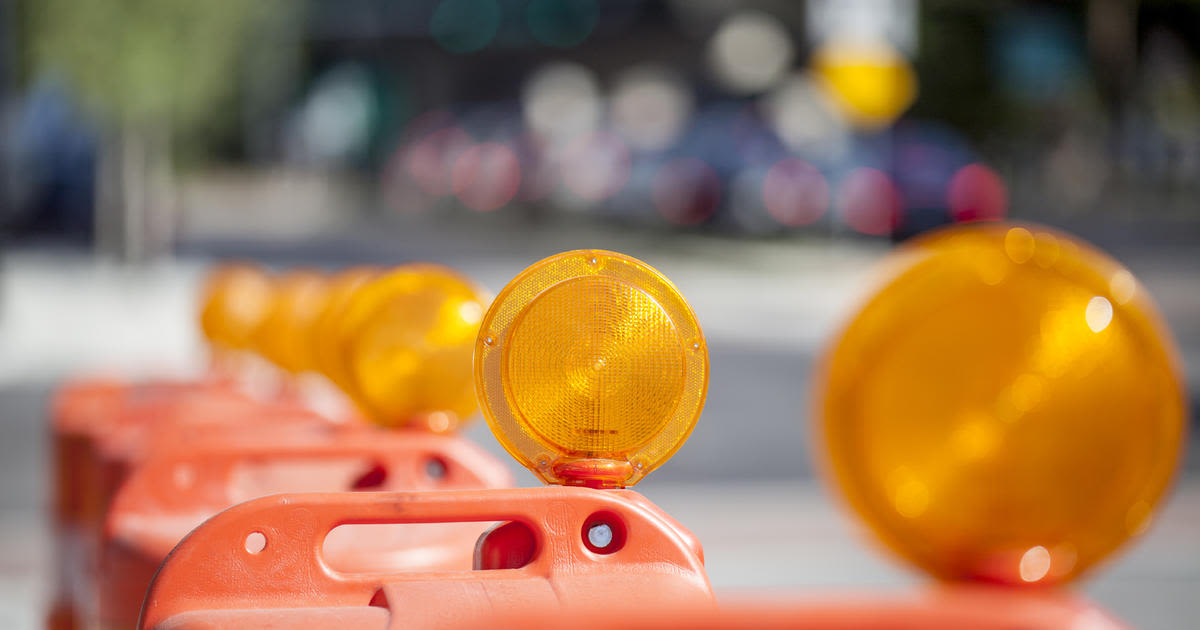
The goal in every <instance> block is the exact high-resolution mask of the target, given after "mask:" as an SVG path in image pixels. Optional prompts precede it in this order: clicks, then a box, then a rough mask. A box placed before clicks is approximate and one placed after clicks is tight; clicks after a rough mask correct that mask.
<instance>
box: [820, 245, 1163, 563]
mask: <svg viewBox="0 0 1200 630" xmlns="http://www.w3.org/2000/svg"><path fill="white" fill-rule="evenodd" d="M893 260H894V267H893V269H892V272H893V275H892V276H891V280H890V282H889V283H888V284H887V285H886V286H885V287H884V288H883V289H882V291H880V292H879V293H878V294H876V295H875V296H874V297H873V298H872V299H871V300H870V301H869V302H868V303H867V304H866V306H865V307H864V308H863V309H862V310H861V311H859V312H858V313H857V315H855V317H854V318H853V320H852V321H851V322H850V323H849V325H848V326H847V327H846V329H845V330H844V332H843V333H842V335H841V337H840V338H839V339H838V340H837V341H836V343H835V344H834V346H833V347H832V350H831V351H830V353H829V355H828V356H827V358H826V364H825V366H824V367H825V369H824V375H823V382H822V381H821V380H819V381H818V390H817V391H818V392H820V394H821V395H820V396H819V397H820V398H821V399H822V403H821V405H822V406H821V409H820V415H821V416H822V417H823V423H822V427H823V432H824V439H825V442H824V443H825V448H826V450H827V452H828V456H829V463H830V464H831V468H832V472H833V476H834V479H835V480H836V482H837V485H838V486H839V487H840V489H841V490H842V492H843V493H844V494H845V495H846V497H847V498H848V499H849V501H850V502H851V504H852V505H853V506H854V507H855V508H856V509H857V511H858V512H859V514H860V515H861V516H862V517H863V518H864V520H866V521H867V523H868V524H869V525H870V526H871V527H872V528H873V529H874V530H875V532H876V534H878V535H879V536H880V537H881V538H882V539H883V540H884V541H885V542H886V543H887V544H888V545H889V546H891V547H892V548H893V549H894V550H895V551H896V552H898V553H899V554H900V555H902V556H904V557H905V558H907V559H908V560H909V561H911V562H913V563H915V564H917V565H919V566H921V567H923V568H924V569H926V570H927V571H929V572H930V573H932V574H933V575H935V576H938V577H941V578H946V579H982V580H988V581H998V582H1004V583H1014V584H1022V583H1038V584H1044V583H1053V582H1062V581H1065V580H1068V579H1071V578H1073V577H1075V576H1077V575H1078V574H1079V573H1081V572H1083V571H1085V570H1086V569H1088V568H1089V567H1091V566H1092V565H1094V564H1095V563H1096V562H1098V561H1100V560H1101V559H1103V558H1104V557H1105V556H1107V555H1108V554H1109V553H1111V552H1112V551H1113V550H1114V549H1116V548H1117V547H1118V546H1119V545H1121V543H1122V542H1124V541H1125V540H1126V539H1128V538H1129V537H1130V536H1133V535H1136V534H1138V533H1140V532H1141V531H1143V530H1144V529H1145V528H1146V527H1147V525H1148V523H1149V521H1150V519H1151V517H1152V514H1153V511H1154V508H1155V507H1156V506H1157V505H1158V503H1159V501H1160V499H1161V498H1162V495H1163V492H1164V490H1165V488H1166V487H1167V485H1168V483H1169V480H1170V478H1171V476H1172V474H1173V472H1174V470H1175V469H1176V467H1177V463H1178V458H1179V454H1180V445H1181V442H1182V436H1183V432H1184V430H1185V412H1184V406H1183V390H1182V385H1181V382H1180V372H1179V367H1178V361H1177V359H1176V355H1175V348H1174V345H1173V342H1172V340H1171V338H1170V335H1169V333H1168V331H1167V330H1166V329H1165V327H1164V326H1163V325H1162V324H1161V322H1160V319H1159V316H1158V314H1157V312H1156V310H1155V307H1154V305H1153V304H1152V302H1151V300H1150V298H1149V296H1148V295H1147V294H1146V292H1145V290H1144V289H1143V288H1142V287H1141V286H1140V285H1139V284H1138V283H1137V282H1136V280H1134V278H1133V276H1132V275H1131V274H1130V273H1129V271H1128V270H1126V269H1125V268H1124V267H1122V266H1120V265H1119V264H1118V263H1116V262H1115V261H1113V260H1111V259H1110V258H1108V257H1107V256H1105V255H1103V254H1101V253H1099V252H1097V251H1095V250H1094V249H1092V248H1091V247H1089V246H1087V245H1086V244H1084V243H1081V242H1079V241H1077V240H1075V239H1073V238H1071V237H1068V236H1066V235H1063V234H1061V233H1057V232H1052V231H1050V230H1046V229H1044V228H1040V227H1034V226H1013V225H1007V224H988V225H977V226H971V227H959V228H952V229H947V230H944V231H940V232H937V233H935V234H933V235H930V236H928V237H925V238H923V239H920V240H918V241H916V242H914V243H912V244H910V245H909V246H907V247H905V248H903V249H902V250H901V251H900V252H898V253H897V254H896V255H895V256H894V259H893Z"/></svg>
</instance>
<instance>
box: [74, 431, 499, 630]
mask: <svg viewBox="0 0 1200 630" xmlns="http://www.w3.org/2000/svg"><path fill="white" fill-rule="evenodd" d="M511 485H512V476H511V474H510V472H509V470H508V468H507V467H505V466H504V465H503V464H502V463H501V462H499V461H498V460H496V459H495V458H493V457H491V456H490V455H488V454H487V453H486V452H485V451H483V450H482V449H481V448H479V447H478V446H475V445H474V444H472V443H470V442H468V441H466V440H464V439H462V438H458V437H454V436H448V435H434V434H426V433H418V432H395V431H384V430H381V429H372V428H362V429H358V430H346V431H341V432H339V433H338V434H337V435H335V436H322V435H319V434H303V433H299V434H296V433H290V434H287V435H284V436H264V435H258V436H254V437H253V438H249V439H247V438H242V439H237V438H234V439H219V438H218V439H209V440H207V442H206V443H203V442H202V443H199V444H192V445H189V446H188V447H186V448H177V449H174V450H168V451H164V452H162V453H161V454H159V455H156V456H153V457H151V458H150V459H148V460H146V461H144V462H142V463H140V464H139V465H138V466H137V467H136V469H135V470H134V471H133V473H132V475H131V476H130V477H129V479H128V480H127V481H126V482H125V484H124V485H123V486H122V488H121V490H120V491H119V492H118V494H117V497H116V498H115V500H114V501H113V504H112V509H111V510H110V511H109V514H108V518H107V524H106V526H105V529H104V538H103V542H102V547H101V553H100V565H99V571H98V575H99V576H100V579H99V580H98V590H97V594H96V599H95V600H93V603H94V605H95V608H94V610H95V614H94V615H91V614H89V615H88V617H89V618H98V619H99V620H100V621H101V624H102V626H103V627H113V628H132V627H133V626H134V624H135V623H136V621H137V615H138V611H139V610H140V609H141V603H142V598H143V596H144V594H145V592H146V587H147V585H149V583H150V580H151V578H152V577H153V575H154V572H155V571H156V570H157V569H158V566H159V565H160V564H161V563H162V560H163V558H164V557H166V555H167V553H168V552H170V550H171V549H172V548H173V547H174V546H175V545H176V544H177V543H179V541H180V539H182V538H183V537H184V536H186V535H187V533H188V532H189V531H191V530H192V529H193V528H194V527H195V526H197V525H199V524H200V523H202V522H203V521H204V520H205V519H207V518H208V517H210V516H211V515H213V514H216V513H217V512H220V511H221V510H224V509H226V508H228V507H230V506H232V505H234V504H237V503H240V502H242V501H245V500H248V499H252V498H256V497H261V496H267V495H271V494H278V493H281V492H289V491H290V492H298V491H312V492H334V491H350V490H390V491H413V490H417V491H423V490H452V489H478V488H505V487H510V486H511ZM482 529H483V528H482V526H480V525H479V524H477V523H460V524H447V525H446V526H444V527H438V528H422V529H416V530H414V529H405V528H394V527H393V528H374V529H371V530H369V531H368V532H366V533H365V534H359V535H357V536H352V537H342V538H339V539H337V540H333V541H331V543H332V544H331V545H330V546H329V547H327V549H328V551H329V553H330V555H331V556H334V558H333V559H332V560H331V561H332V562H333V564H334V565H335V566H338V567H348V568H353V569H354V570H356V571H397V570H416V569H434V570H440V569H464V570H465V569H469V568H470V567H471V561H472V553H473V546H474V543H475V540H476V539H478V538H479V535H480V533H481V532H482Z"/></svg>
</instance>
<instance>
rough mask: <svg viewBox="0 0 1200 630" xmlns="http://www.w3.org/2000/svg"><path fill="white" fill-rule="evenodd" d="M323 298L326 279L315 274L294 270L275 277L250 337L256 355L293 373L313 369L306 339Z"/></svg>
mask: <svg viewBox="0 0 1200 630" xmlns="http://www.w3.org/2000/svg"><path fill="white" fill-rule="evenodd" d="M325 296H326V279H325V276H324V275H323V274H322V273H321V272H319V271H314V270H310V269H297V270H294V271H289V272H287V273H285V274H283V275H282V276H279V277H278V278H276V280H275V292H274V299H273V300H272V302H271V307H270V309H269V310H268V312H267V315H266V318H265V319H264V320H263V322H262V325H261V326H259V327H258V330H257V331H256V332H255V334H254V337H255V347H256V348H257V349H258V351H259V353H260V354H262V356H264V357H266V358H267V359H268V360H270V361H271V362H272V363H274V364H275V365H278V366H279V367H281V368H283V369H284V370H287V371H288V372H291V373H293V374H298V373H300V372H307V371H310V370H316V368H317V366H316V360H315V358H314V356H313V349H312V345H311V344H310V343H309V341H308V340H309V339H311V338H312V328H313V325H314V324H315V323H316V321H317V317H318V316H319V315H320V314H321V310H322V308H323V307H324V305H325Z"/></svg>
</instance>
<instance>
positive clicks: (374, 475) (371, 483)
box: [350, 462, 388, 492]
mask: <svg viewBox="0 0 1200 630" xmlns="http://www.w3.org/2000/svg"><path fill="white" fill-rule="evenodd" d="M387 479H388V471H387V468H385V467H384V465H383V464H381V463H379V462H375V463H374V464H372V465H371V467H370V468H368V469H367V470H365V471H363V473H362V474H361V475H359V476H358V478H357V479H355V480H354V483H353V484H352V485H351V486H350V489H351V490H354V491H358V492H362V491H366V490H380V489H382V488H383V484H385V483H387Z"/></svg>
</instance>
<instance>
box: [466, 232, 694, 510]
mask: <svg viewBox="0 0 1200 630" xmlns="http://www.w3.org/2000/svg"><path fill="white" fill-rule="evenodd" d="M475 387H476V392H477V393H478V396H479V402H480V406H481V407H482V408H483V412H484V417H486V418H487V421H488V424H489V425H490V426H491V429H492V432H493V433H495V434H496V437H497V439H498V440H499V441H500V443H501V444H502V445H503V446H504V448H505V449H507V450H508V452H509V453H511V454H512V455H513V457H515V458H516V459H517V460H518V461H519V462H521V464H523V465H524V466H526V467H527V468H529V469H530V470H531V471H533V473H534V474H535V475H537V476H538V477H539V478H540V479H541V480H542V481H544V482H546V483H551V484H563V485H584V486H591V487H608V488H613V487H626V486H631V485H633V484H635V483H637V482H638V481H640V480H641V479H642V477H644V476H646V474H648V473H649V472H650V471H652V470H654V469H655V468H657V467H658V466H660V465H661V464H662V463H663V462H665V461H666V460H667V459H669V458H670V457H671V455H673V454H674V453H675V451H676V450H678V449H679V447H680V446H682V445H683V443H684V442H685V441H686V440H687V437H688V435H689V434H690V433H691V431H692V428H693V427H694V426H695V425H696V421H697V420H698V419H699V416H700V410H701V408H702V407H703V406H704V396H705V393H706V391H707V388H708V349H707V346H706V345H705V342H704V336H703V334H702V333H701V331H700V326H699V324H698V323H697V322H696V316H695V314H694V313H693V312H692V309H691V307H690V306H689V305H688V303H687V302H686V301H685V300H684V299H683V296H681V295H680V294H679V291H678V290H677V289H676V288H675V287H674V285H672V284H671V283H670V281H668V280H667V279H666V278H664V277H663V276H662V275H660V274H659V273H658V272H657V271H655V270H654V269H653V268H651V267H650V266H648V265H646V264H645V263H643V262H641V261H639V260H636V259H634V258H630V257H629V256H625V255H622V254H617V253H613V252H607V251H600V250H577V251H571V252H566V253H563V254H558V255H556V256H551V257H550V258H547V259H545V260H543V261H541V262H538V263H536V264H534V265H533V266H531V267H529V268H528V269H526V270H525V271H524V272H522V273H521V274H520V275H518V276H517V277H516V278H515V279H514V280H513V281H512V282H510V283H509V284H508V286H507V287H505V288H504V290H503V291H501V292H500V295H499V296H497V298H496V300H495V301H494V302H493V303H492V307H491V308H490V309H488V312H487V314H486V315H484V318H483V323H482V324H481V325H480V328H479V338H478V340H477V341H476V343H475Z"/></svg>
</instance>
